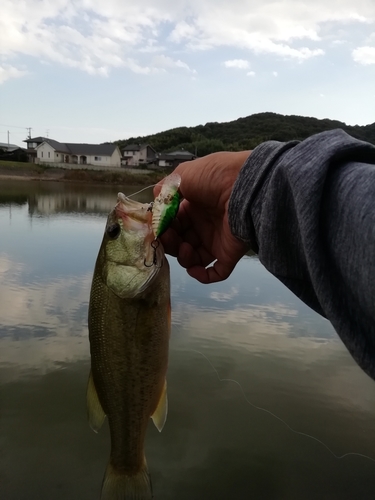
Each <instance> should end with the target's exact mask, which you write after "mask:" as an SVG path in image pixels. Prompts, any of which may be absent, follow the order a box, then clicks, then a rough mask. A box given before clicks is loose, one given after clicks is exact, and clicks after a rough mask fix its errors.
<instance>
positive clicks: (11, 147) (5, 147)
mask: <svg viewBox="0 0 375 500" xmlns="http://www.w3.org/2000/svg"><path fill="white" fill-rule="evenodd" d="M17 149H22V148H20V147H19V146H17V144H9V143H8V142H0V150H2V151H4V153H11V152H12V151H16V150H17Z"/></svg>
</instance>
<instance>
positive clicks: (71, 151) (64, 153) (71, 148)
mask: <svg viewBox="0 0 375 500" xmlns="http://www.w3.org/2000/svg"><path fill="white" fill-rule="evenodd" d="M43 139H44V140H43V142H41V143H40V144H39V145H37V146H36V148H35V150H36V157H37V163H48V164H53V163H60V164H61V163H69V164H73V165H93V166H97V167H110V168H114V167H121V153H120V149H119V147H118V146H117V145H116V144H78V143H69V142H66V143H63V142H58V141H54V140H53V139H48V138H43Z"/></svg>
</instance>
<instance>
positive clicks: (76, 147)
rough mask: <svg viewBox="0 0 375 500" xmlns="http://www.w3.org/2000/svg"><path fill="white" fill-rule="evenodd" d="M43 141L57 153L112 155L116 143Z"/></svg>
mask: <svg viewBox="0 0 375 500" xmlns="http://www.w3.org/2000/svg"><path fill="white" fill-rule="evenodd" d="M30 140H31V139H30ZM43 142H46V143H47V144H49V145H50V146H51V147H53V149H54V150H55V151H58V152H59V153H65V154H71V155H88V156H95V155H98V156H112V154H113V153H114V151H115V150H116V148H117V145H116V144H84V143H82V144H80V143H75V142H58V141H54V140H53V139H44V141H43ZM38 147H39V146H38Z"/></svg>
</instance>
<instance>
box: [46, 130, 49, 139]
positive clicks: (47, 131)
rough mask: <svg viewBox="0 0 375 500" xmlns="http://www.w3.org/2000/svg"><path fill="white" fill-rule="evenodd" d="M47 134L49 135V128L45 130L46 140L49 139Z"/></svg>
mask: <svg viewBox="0 0 375 500" xmlns="http://www.w3.org/2000/svg"><path fill="white" fill-rule="evenodd" d="M48 134H49V128H47V129H46V137H47V139H48V137H49V135H48Z"/></svg>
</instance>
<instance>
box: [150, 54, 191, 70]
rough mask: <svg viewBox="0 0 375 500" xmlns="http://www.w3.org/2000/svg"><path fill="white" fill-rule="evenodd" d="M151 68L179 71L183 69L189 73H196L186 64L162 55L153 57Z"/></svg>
mask: <svg viewBox="0 0 375 500" xmlns="http://www.w3.org/2000/svg"><path fill="white" fill-rule="evenodd" d="M153 66H154V67H155V68H163V69H170V68H179V69H184V70H185V71H188V72H189V73H196V71H195V69H191V68H190V67H189V65H188V64H186V63H185V62H183V61H181V60H180V59H177V60H174V59H172V58H171V57H168V56H165V55H164V54H161V55H159V56H155V57H154V59H153Z"/></svg>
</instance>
